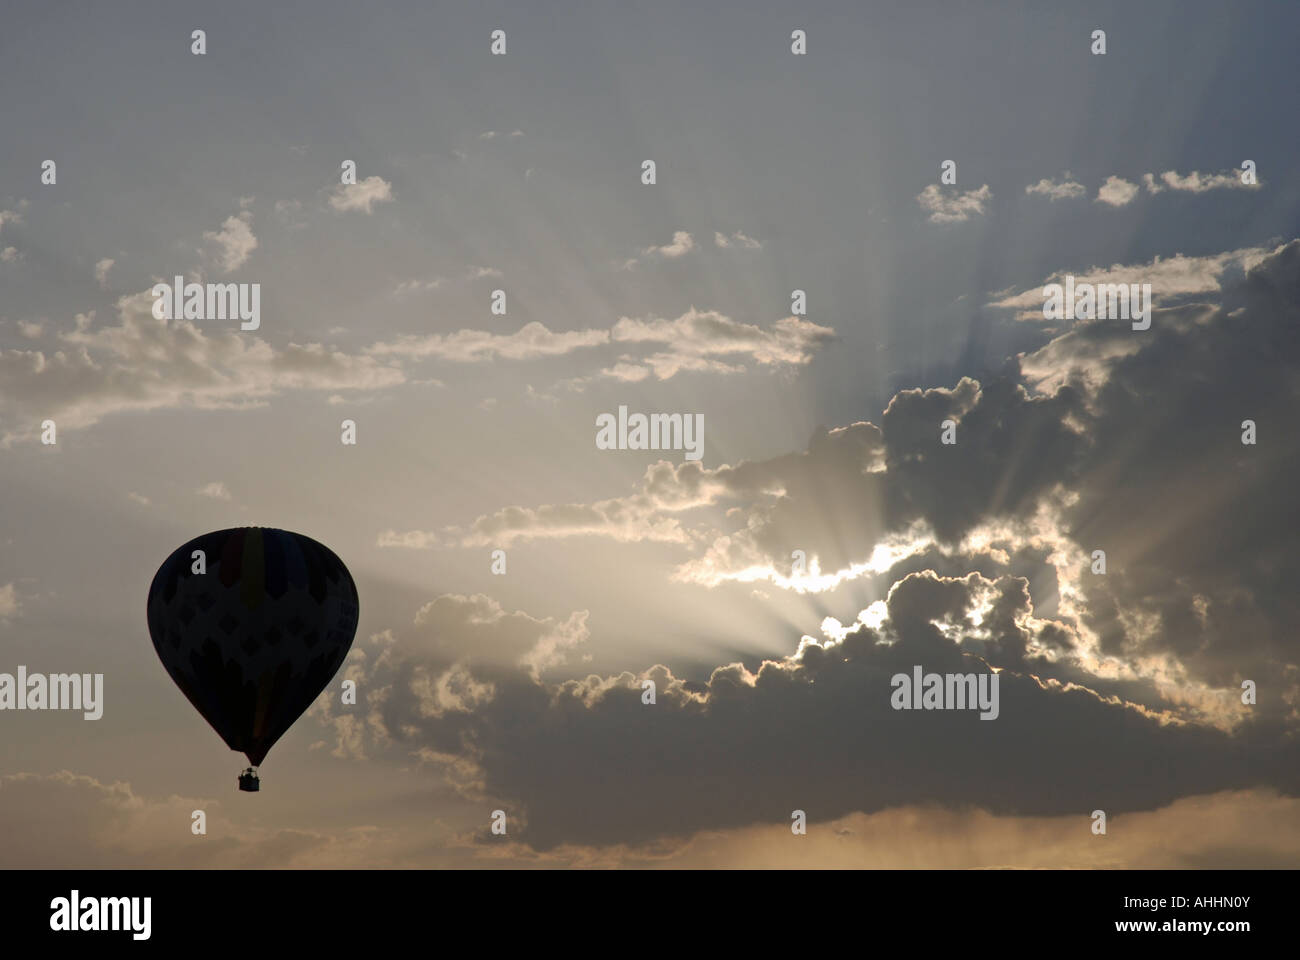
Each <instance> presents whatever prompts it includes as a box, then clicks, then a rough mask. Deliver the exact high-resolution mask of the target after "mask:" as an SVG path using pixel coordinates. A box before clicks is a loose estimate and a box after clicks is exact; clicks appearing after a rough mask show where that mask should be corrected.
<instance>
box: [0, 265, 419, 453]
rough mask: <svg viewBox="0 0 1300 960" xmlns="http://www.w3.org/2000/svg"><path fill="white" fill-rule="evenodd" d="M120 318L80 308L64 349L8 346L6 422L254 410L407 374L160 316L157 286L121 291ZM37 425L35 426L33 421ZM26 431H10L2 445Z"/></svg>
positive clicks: (0, 381) (81, 423)
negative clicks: (307, 393) (298, 394)
mask: <svg viewBox="0 0 1300 960" xmlns="http://www.w3.org/2000/svg"><path fill="white" fill-rule="evenodd" d="M117 309H118V318H119V322H118V323H117V324H116V325H114V326H105V327H100V328H98V329H92V323H93V314H79V315H78V317H77V323H76V330H74V331H71V332H62V333H60V334H59V340H60V341H61V345H60V348H59V349H58V350H55V351H53V352H45V351H41V350H0V420H4V421H5V422H8V423H24V424H31V423H39V422H40V421H41V420H42V419H43V418H45V417H53V418H54V419H56V420H58V423H59V426H60V427H61V428H79V427H86V426H89V425H91V424H94V423H96V422H98V421H99V420H100V419H101V418H103V417H104V416H106V415H108V414H110V413H115V412H122V411H127V410H154V409H159V408H166V407H172V408H179V407H196V408H200V409H209V410H211V409H220V408H225V409H232V408H239V409H243V408H248V407H251V406H256V405H258V404H259V403H262V402H265V400H266V399H267V398H269V397H272V396H274V395H276V394H279V393H283V392H285V391H288V390H329V391H339V390H374V389H378V388H381V387H386V386H391V385H395V384H399V383H402V382H404V381H405V377H404V375H403V374H402V372H401V371H400V370H398V369H396V368H395V367H391V366H386V365H384V364H382V363H380V362H379V361H377V360H376V359H375V358H373V357H365V356H356V355H351V354H347V353H344V352H342V351H340V350H337V349H334V348H330V347H325V346H322V345H321V344H319V343H307V344H296V343H289V344H287V345H286V346H284V347H281V348H276V347H272V346H271V345H270V344H269V343H267V342H266V341H264V340H260V339H258V338H256V337H250V336H249V335H248V334H244V333H240V332H239V331H229V330H211V331H204V330H202V329H200V328H199V327H198V326H196V325H195V324H194V323H193V322H191V321H188V320H172V321H166V320H158V319H155V318H154V316H153V297H152V295H151V294H150V292H149V291H148V290H142V291H140V292H139V293H135V294H130V295H127V296H123V297H119V298H118V301H117ZM28 429H29V430H30V427H29V428H28ZM30 435H31V434H30V433H27V434H15V433H6V434H4V436H3V437H0V444H6V443H9V442H12V441H13V440H14V439H15V438H16V437H18V436H30Z"/></svg>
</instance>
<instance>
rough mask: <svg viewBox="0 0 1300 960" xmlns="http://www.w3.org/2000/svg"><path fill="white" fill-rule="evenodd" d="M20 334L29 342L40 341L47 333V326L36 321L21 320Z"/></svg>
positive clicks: (19, 322) (19, 325) (19, 324)
mask: <svg viewBox="0 0 1300 960" xmlns="http://www.w3.org/2000/svg"><path fill="white" fill-rule="evenodd" d="M18 332H19V333H21V334H22V335H23V336H24V337H26V338H27V339H28V340H38V339H40V336H41V334H42V333H44V332H45V324H44V323H41V322H40V321H35V320H19V321H18Z"/></svg>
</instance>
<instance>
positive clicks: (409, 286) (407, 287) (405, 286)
mask: <svg viewBox="0 0 1300 960" xmlns="http://www.w3.org/2000/svg"><path fill="white" fill-rule="evenodd" d="M442 284H443V279H442V277H433V278H432V279H429V280H403V281H402V282H401V283H399V284H398V285H397V286H396V287H394V288H393V296H394V297H397V298H398V299H401V298H402V297H407V296H411V295H412V294H416V293H427V292H429V291H430V290H437V289H438V288H439V287H440V286H442Z"/></svg>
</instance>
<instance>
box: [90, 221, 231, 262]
mask: <svg viewBox="0 0 1300 960" xmlns="http://www.w3.org/2000/svg"><path fill="white" fill-rule="evenodd" d="M252 223H253V215H252V214H251V213H249V212H248V211H247V210H244V211H241V212H240V213H238V214H236V215H235V216H232V217H227V218H226V222H225V223H223V224H222V225H221V230H220V231H219V232H215V233H214V232H212V231H208V232H206V233H204V234H203V239H204V240H207V241H209V242H211V243H215V244H216V245H217V247H219V248H220V249H219V252H218V253H217V262H218V263H219V264H220V266H221V270H222V272H223V273H230V272H232V271H234V270H238V269H239V268H240V267H242V266H243V265H244V264H245V263H247V262H248V258H249V257H250V256H252V254H253V251H254V250H256V249H257V237H255V236H253V227H252ZM100 263H103V261H102V260H101V261H100ZM109 265H110V266H111V265H112V261H111V260H110V261H109ZM95 270H96V273H97V274H98V272H99V268H98V267H96V268H95ZM105 275H107V270H105Z"/></svg>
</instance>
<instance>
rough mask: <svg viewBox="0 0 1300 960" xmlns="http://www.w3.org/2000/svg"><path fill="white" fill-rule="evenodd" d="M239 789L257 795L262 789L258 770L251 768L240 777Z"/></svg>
mask: <svg viewBox="0 0 1300 960" xmlns="http://www.w3.org/2000/svg"><path fill="white" fill-rule="evenodd" d="M239 789H240V790H245V791H247V792H249V793H256V792H257V791H258V790H260V789H261V781H259V780H258V779H257V770H256V769H254V768H253V767H249V768H248V769H247V770H245V771H244V772H243V773H241V774H240V775H239Z"/></svg>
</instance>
